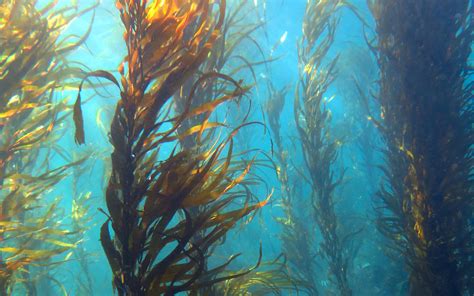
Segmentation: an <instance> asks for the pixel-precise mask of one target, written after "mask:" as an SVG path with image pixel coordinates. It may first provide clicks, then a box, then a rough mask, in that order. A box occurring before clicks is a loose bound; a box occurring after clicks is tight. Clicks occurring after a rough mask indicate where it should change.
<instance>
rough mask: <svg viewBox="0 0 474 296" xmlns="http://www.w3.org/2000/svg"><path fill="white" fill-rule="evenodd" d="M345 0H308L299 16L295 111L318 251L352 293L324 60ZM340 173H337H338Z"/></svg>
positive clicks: (331, 72) (341, 287)
mask: <svg viewBox="0 0 474 296" xmlns="http://www.w3.org/2000/svg"><path fill="white" fill-rule="evenodd" d="M343 5H344V2H343V1H308V3H307V6H306V10H305V14H304V17H303V38H302V40H301V41H300V42H299V45H298V60H299V70H300V71H299V72H300V81H299V85H298V89H297V94H296V98H295V101H294V115H295V121H296V127H297V130H298V134H299V141H300V143H301V149H302V152H303V158H304V164H305V169H306V170H305V172H302V174H301V175H302V176H303V177H304V178H305V180H306V181H307V182H308V184H309V185H310V186H311V205H312V207H313V213H314V214H313V217H314V220H315V222H316V225H317V227H318V228H319V231H320V233H321V236H322V238H321V239H322V241H321V244H320V247H321V249H320V252H319V253H320V254H321V255H322V257H323V258H324V259H325V260H326V261H327V263H328V267H329V272H328V274H329V280H331V281H332V282H333V283H334V285H335V287H336V288H337V289H338V291H339V293H340V294H341V295H352V291H351V288H350V287H349V280H348V277H347V270H348V265H349V260H350V256H351V254H349V252H348V249H347V247H346V246H345V240H346V237H347V236H346V235H344V236H342V235H341V230H340V229H339V227H338V225H339V221H338V217H337V216H336V212H335V208H334V204H335V193H334V190H335V189H336V187H337V186H338V185H339V184H340V183H341V181H342V176H337V172H336V171H335V170H334V164H335V160H336V156H337V150H338V143H337V141H336V139H334V137H332V136H331V134H330V131H331V127H330V121H331V111H330V110H329V109H328V107H327V105H326V104H327V102H328V101H329V99H328V98H326V97H325V95H327V92H328V89H329V87H330V86H331V84H332V82H333V81H334V79H335V75H336V73H335V65H336V62H337V57H336V58H333V59H330V61H329V62H326V60H325V59H326V58H327V56H328V51H329V49H330V48H331V45H332V44H333V41H334V36H335V31H336V26H337V23H338V18H337V16H335V13H336V12H337V10H338V9H339V8H340V7H342V6H343ZM339 175H341V173H340V174H339Z"/></svg>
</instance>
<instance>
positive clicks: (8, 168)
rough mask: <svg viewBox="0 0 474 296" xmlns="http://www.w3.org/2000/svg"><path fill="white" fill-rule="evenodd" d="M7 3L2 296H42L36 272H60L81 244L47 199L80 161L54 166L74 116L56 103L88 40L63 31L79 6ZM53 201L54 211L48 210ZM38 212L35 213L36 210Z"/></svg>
mask: <svg viewBox="0 0 474 296" xmlns="http://www.w3.org/2000/svg"><path fill="white" fill-rule="evenodd" d="M36 4H37V2H36V1H2V2H1V3H0V132H1V134H2V136H1V138H0V224H1V225H0V241H1V242H2V246H1V248H0V293H1V294H2V295H9V294H10V293H12V291H13V289H14V287H15V286H16V284H17V283H23V285H24V286H25V289H26V290H28V291H30V292H31V293H35V287H34V281H35V279H34V275H32V274H30V273H29V272H28V271H29V269H30V267H31V266H38V265H41V266H47V265H53V264H54V265H57V264H58V263H59V262H56V261H55V260H52V261H51V262H47V261H48V260H49V259H52V258H53V257H54V256H55V255H58V254H61V253H63V252H65V251H67V250H69V249H71V248H74V246H75V243H69V242H66V241H65V238H64V236H65V235H70V234H71V232H70V231H68V230H66V229H65V228H64V225H61V224H60V223H59V222H58V221H56V219H55V218H56V215H57V214H58V211H57V210H58V203H59V199H54V200H53V199H51V198H48V196H49V195H51V191H52V189H53V187H54V186H55V185H56V184H57V183H58V182H60V181H61V180H62V179H63V178H64V177H66V176H67V172H68V171H69V169H70V168H71V167H73V166H75V165H78V164H79V163H80V162H81V161H78V162H75V163H68V164H65V165H62V166H59V167H56V168H51V167H50V166H49V165H48V158H49V154H50V152H51V150H50V148H49V147H50V146H51V145H53V144H54V142H55V141H57V140H58V134H57V130H58V127H59V126H60V123H62V121H63V120H64V119H65V115H64V113H65V112H67V111H68V110H70V108H69V106H68V105H67V104H66V101H65V100H60V101H59V102H55V101H54V94H55V92H56V91H57V90H59V89H61V88H62V87H65V86H67V85H68V82H67V81H68V79H69V78H71V77H72V76H73V75H75V74H77V72H78V71H77V69H75V68H72V67H70V66H69V65H68V63H67V60H66V56H67V54H68V53H70V52H71V51H72V50H74V49H75V48H77V47H78V46H79V45H80V44H82V42H83V41H84V40H85V38H86V36H87V33H86V34H85V36H84V37H83V38H78V40H74V38H69V37H67V36H63V34H62V32H63V31H64V29H65V28H66V26H67V25H68V24H69V23H70V22H71V21H72V20H73V19H74V18H75V17H77V16H78V15H80V14H82V13H84V12H85V11H78V10H77V9H76V8H74V7H68V6H66V7H62V8H61V9H57V8H56V6H55V3H54V2H48V3H45V5H44V6H43V8H41V9H38V8H37V7H36ZM46 200H48V204H49V205H48V206H45V205H44V204H46V202H45V201H46ZM33 210H34V211H33Z"/></svg>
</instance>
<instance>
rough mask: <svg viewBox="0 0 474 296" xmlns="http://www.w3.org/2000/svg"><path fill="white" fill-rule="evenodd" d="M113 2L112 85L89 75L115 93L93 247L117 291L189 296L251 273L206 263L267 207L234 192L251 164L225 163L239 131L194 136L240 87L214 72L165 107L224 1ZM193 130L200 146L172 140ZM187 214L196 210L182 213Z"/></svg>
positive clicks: (213, 35)
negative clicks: (207, 95)
mask: <svg viewBox="0 0 474 296" xmlns="http://www.w3.org/2000/svg"><path fill="white" fill-rule="evenodd" d="M116 6H117V8H118V10H119V11H120V16H121V19H122V22H123V25H124V28H125V33H124V39H125V43H126V46H127V51H128V52H127V56H126V57H125V59H124V61H123V63H122V65H121V66H120V68H119V72H120V76H121V77H120V80H116V78H115V77H114V76H113V75H112V74H111V73H109V72H105V71H96V72H92V73H90V74H89V75H88V76H89V77H91V76H95V77H101V78H104V79H107V80H109V81H111V82H112V83H113V84H115V85H116V86H117V88H118V89H119V90H120V99H119V101H118V103H117V105H116V109H115V114H114V117H113V119H112V124H111V127H110V141H111V144H112V146H113V153H112V173H111V176H110V179H109V184H108V187H107V190H106V203H107V211H104V212H105V213H106V214H107V215H108V220H107V222H105V223H104V224H103V226H102V228H101V243H102V246H103V249H104V251H105V253H106V255H107V258H108V261H109V264H110V267H111V268H112V272H113V284H114V287H115V289H116V291H117V292H118V294H119V295H175V294H177V293H179V292H187V293H189V294H191V295H196V294H197V293H198V291H199V290H201V289H202V288H204V287H211V286H212V285H214V284H216V283H219V282H222V281H225V280H229V279H232V278H236V277H239V276H243V275H245V274H247V273H249V272H251V271H252V270H251V269H250V270H245V271H242V272H240V273H236V274H230V273H228V272H225V270H226V269H227V266H228V265H229V264H230V263H231V262H232V261H233V259H234V258H235V257H231V258H230V259H228V260H225V261H224V262H223V263H221V264H219V265H218V266H214V267H212V268H205V267H206V262H207V259H208V257H209V256H211V255H212V254H211V253H209V252H208V251H209V250H210V248H211V247H212V246H213V245H215V244H216V243H218V242H219V240H220V239H222V238H223V237H224V236H225V235H226V233H227V232H228V231H229V230H230V229H232V228H233V226H234V225H235V224H236V223H237V222H238V221H239V220H241V219H242V218H243V217H245V216H246V215H249V214H251V213H252V212H254V211H255V210H257V209H258V208H260V207H262V206H263V205H264V204H265V202H266V201H263V202H259V203H252V204H251V201H249V197H248V192H247V191H246V190H245V188H241V183H242V181H243V179H244V178H245V176H246V174H247V173H248V171H249V169H250V166H251V165H252V161H250V162H249V163H248V164H247V165H246V166H245V167H244V168H243V169H242V170H240V168H241V167H240V166H237V168H236V167H235V166H234V162H233V140H232V137H233V136H234V135H235V134H236V133H237V132H238V130H239V128H236V129H234V130H232V132H231V133H230V135H229V136H227V137H223V138H222V136H221V137H217V138H211V139H209V138H208V137H205V136H203V135H205V133H206V132H207V131H209V130H212V129H214V128H219V127H222V126H224V124H222V123H211V122H209V121H208V119H209V118H210V114H211V113H212V111H213V110H214V109H215V108H217V107H218V106H219V105H221V104H223V103H225V102H227V101H230V100H233V99H238V98H240V97H241V96H242V95H244V93H245V91H246V89H244V88H243V87H241V85H240V83H238V82H236V81H234V80H232V79H231V78H230V77H228V76H226V75H223V74H220V73H217V72H207V73H203V74H202V75H201V76H200V77H199V79H197V81H196V82H195V83H194V85H193V86H192V87H191V89H190V94H189V96H187V98H188V101H187V102H186V103H185V105H184V107H185V108H184V109H183V110H182V111H181V112H178V113H173V112H172V111H171V110H172V108H173V106H172V104H171V102H172V100H171V97H172V96H173V95H174V94H175V93H176V92H177V91H178V90H180V89H181V88H182V86H183V84H184V83H185V82H186V80H187V79H189V78H190V77H192V76H193V75H194V74H195V73H196V72H197V71H198V69H199V66H200V65H201V64H202V63H203V62H204V61H205V59H206V58H207V57H208V56H209V52H210V50H211V48H212V46H213V45H214V43H215V42H216V40H217V39H218V38H219V36H220V34H221V33H222V31H221V29H222V24H223V20H224V16H225V12H226V3H225V1H224V0H222V1H210V0H200V1H191V0H176V1H150V2H148V1H145V0H143V1H125V0H120V1H117V2H116ZM215 79H218V80H222V81H224V82H226V83H227V91H226V92H224V95H222V96H220V97H217V98H214V99H213V100H212V101H207V102H203V103H202V104H199V105H198V106H193V103H192V102H193V100H194V99H195V95H196V90H197V89H198V88H199V87H201V86H202V85H203V83H205V82H206V81H213V80H215ZM119 81H120V82H119ZM221 85H222V84H221ZM80 106H81V99H80V94H79V97H78V100H77V102H76V105H75V110H74V111H75V112H74V120H75V123H76V141H77V142H78V143H84V142H85V134H84V130H83V117H82V112H81V107H80ZM200 115H205V116H203V119H202V120H201V121H200V122H199V124H198V125H195V126H192V127H189V128H188V129H187V130H185V131H183V130H182V129H181V131H180V132H179V133H177V131H178V130H180V127H181V126H182V124H183V122H185V121H186V120H187V119H188V118H191V117H196V116H200ZM195 134H199V135H201V141H200V142H199V144H200V145H202V146H203V147H207V148H206V149H202V150H200V149H194V147H186V146H185V145H180V143H182V141H180V140H181V138H184V137H186V136H190V135H195ZM218 134H219V133H218ZM206 141H211V143H212V145H209V142H206ZM170 147H171V149H170ZM166 150H170V151H169V152H167V151H166ZM191 208H199V209H200V211H196V212H195V213H194V214H193V215H191V214H190V209H191ZM110 226H111V227H110ZM111 230H112V233H111ZM198 233H199V235H196V234H198Z"/></svg>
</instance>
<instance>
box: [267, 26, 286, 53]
mask: <svg viewBox="0 0 474 296" xmlns="http://www.w3.org/2000/svg"><path fill="white" fill-rule="evenodd" d="M286 37H288V31H285V33H283V35H281V37H280V39H278V41H277V42H276V43H275V44H274V45H273V47H272V49H271V50H270V54H273V52H275V50H276V49H277V48H278V47H279V46H280V45H282V44H283V43H284V42H285V41H286Z"/></svg>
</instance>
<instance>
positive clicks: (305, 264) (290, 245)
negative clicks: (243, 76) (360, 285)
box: [265, 82, 319, 295]
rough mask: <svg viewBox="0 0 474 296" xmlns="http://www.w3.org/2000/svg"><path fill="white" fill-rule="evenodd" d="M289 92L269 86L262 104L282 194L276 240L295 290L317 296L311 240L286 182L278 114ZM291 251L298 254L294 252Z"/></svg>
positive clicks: (295, 194) (294, 189) (294, 190)
mask: <svg viewBox="0 0 474 296" xmlns="http://www.w3.org/2000/svg"><path fill="white" fill-rule="evenodd" d="M289 90H290V87H289V86H285V87H283V88H282V89H280V90H277V89H275V87H274V86H273V84H272V83H271V82H269V84H268V95H269V98H268V99H267V102H266V104H265V111H266V116H267V118H268V126H269V128H270V130H271V131H272V133H273V140H274V143H275V145H274V148H273V155H274V156H275V166H276V173H277V178H278V181H279V182H280V188H281V192H282V197H281V201H280V203H281V207H282V209H283V211H284V217H278V218H277V219H276V221H277V222H279V223H280V224H281V225H282V228H283V230H282V233H281V234H280V240H281V244H282V252H283V254H284V256H285V259H286V262H285V265H286V268H287V269H288V273H289V275H290V276H291V277H292V278H294V280H295V282H298V290H300V291H303V290H304V291H306V292H307V294H308V295H318V294H319V292H318V289H317V285H316V279H315V274H316V270H315V269H316V262H315V261H316V258H315V252H314V250H313V246H312V245H313V243H314V241H315V240H314V237H313V236H312V235H311V234H312V229H308V226H307V223H304V217H302V214H304V213H301V209H300V208H299V207H298V204H297V198H298V196H300V194H301V192H297V188H299V186H296V180H294V178H291V180H290V174H289V172H290V170H291V169H292V168H291V166H290V161H291V159H289V156H288V150H287V149H286V147H285V145H284V143H283V136H282V135H281V124H280V119H281V113H282V111H283V109H284V105H285V97H286V95H287V93H288V91H289ZM295 250H298V251H297V252H295Z"/></svg>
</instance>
